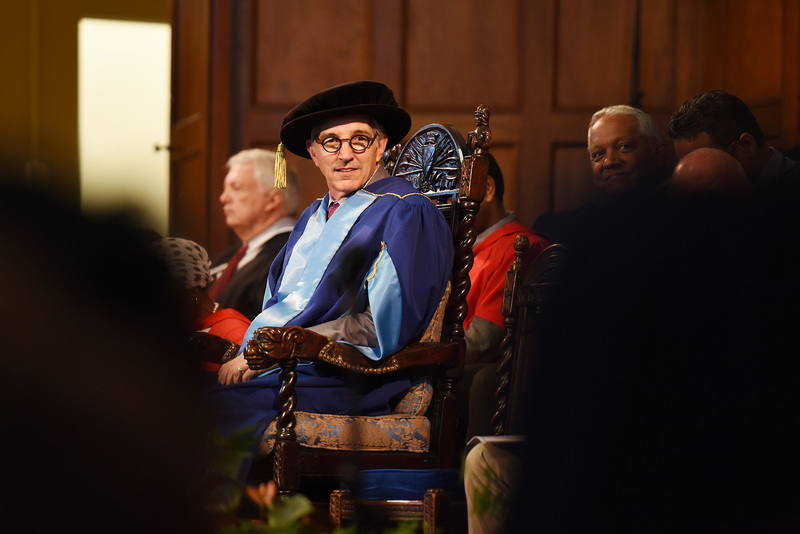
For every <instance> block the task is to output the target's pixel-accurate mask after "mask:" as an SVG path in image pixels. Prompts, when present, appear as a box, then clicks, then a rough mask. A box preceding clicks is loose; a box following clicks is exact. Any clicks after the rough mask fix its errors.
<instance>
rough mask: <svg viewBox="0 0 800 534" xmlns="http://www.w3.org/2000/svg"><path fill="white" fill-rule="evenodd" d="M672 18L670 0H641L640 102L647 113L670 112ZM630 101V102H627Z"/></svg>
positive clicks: (673, 59) (673, 63) (673, 90)
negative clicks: (644, 0) (645, 0)
mask: <svg viewBox="0 0 800 534" xmlns="http://www.w3.org/2000/svg"><path fill="white" fill-rule="evenodd" d="M676 18H677V9H676V4H675V2H674V1H673V0H648V1H647V2H642V3H641V15H640V21H641V28H642V30H643V31H642V32H641V34H640V45H639V46H640V58H641V61H640V62H639V82H638V86H639V90H640V91H641V94H640V96H641V99H640V102H639V103H640V104H641V106H642V107H643V108H646V109H647V110H648V112H650V113H651V114H654V113H672V111H674V109H673V106H674V102H675V93H676V76H675V66H676V57H675V50H676V47H677V43H676V40H677V39H676V37H677V36H676V31H675V30H676V24H677V22H676ZM629 103H630V102H629Z"/></svg>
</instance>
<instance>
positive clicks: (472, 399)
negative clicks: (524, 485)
mask: <svg viewBox="0 0 800 534" xmlns="http://www.w3.org/2000/svg"><path fill="white" fill-rule="evenodd" d="M504 192H505V184H504V180H503V173H502V172H501V170H500V166H499V165H498V164H497V161H496V160H495V158H494V156H493V155H491V154H489V172H488V176H487V180H486V196H485V197H484V199H483V202H482V203H481V209H480V211H479V212H478V215H477V217H476V218H475V230H476V232H478V237H477V238H476V240H475V244H474V245H473V253H474V255H475V260H474V263H473V265H472V269H471V270H470V272H469V278H470V284H471V285H470V290H469V293H468V294H467V310H468V311H467V316H466V318H465V320H464V328H465V332H464V337H465V339H466V342H467V353H466V361H465V368H464V376H463V378H462V379H461V381H460V382H459V384H458V386H457V387H458V390H459V391H458V396H459V399H460V400H461V402H462V407H463V411H462V418H463V420H464V421H465V422H467V423H468V425H469V426H468V427H467V429H466V432H467V436H466V439H467V440H468V439H469V438H470V437H471V436H475V435H486V434H491V428H490V421H491V416H492V413H494V391H495V389H496V388H497V362H498V360H499V356H500V344H501V343H502V341H503V337H504V335H505V327H504V325H503V314H502V313H501V308H502V305H503V288H504V287H505V282H506V273H507V272H508V269H509V267H511V264H512V263H513V262H514V239H515V238H516V237H517V236H518V235H520V234H525V235H526V236H528V241H529V243H530V247H531V250H532V251H539V252H541V251H542V250H543V249H544V248H545V247H546V246H547V245H549V243H548V242H547V240H546V239H544V238H543V237H541V236H539V235H538V234H536V233H535V232H533V231H532V230H531V229H530V228H527V227H526V226H523V225H522V224H520V223H519V222H517V220H516V216H515V215H514V214H513V213H508V212H506V210H505V207H504V206H503V194H504ZM473 376H474V377H475V378H474V379H473ZM467 404H468V405H469V414H467V409H466V408H467Z"/></svg>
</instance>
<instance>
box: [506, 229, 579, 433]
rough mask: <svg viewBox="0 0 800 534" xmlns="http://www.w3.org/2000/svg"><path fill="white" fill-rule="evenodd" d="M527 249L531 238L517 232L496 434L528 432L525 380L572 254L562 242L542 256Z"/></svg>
mask: <svg viewBox="0 0 800 534" xmlns="http://www.w3.org/2000/svg"><path fill="white" fill-rule="evenodd" d="M528 249H529V243H528V238H527V237H526V236H524V235H518V236H517V237H516V239H515V240H514V254H515V259H514V263H513V264H512V265H511V268H510V269H509V270H508V273H507V274H506V284H505V288H504V290H503V310H502V311H503V317H504V319H503V323H504V325H505V327H506V334H505V337H504V338H503V343H502V345H501V354H502V356H501V360H500V365H499V366H498V369H497V373H498V375H499V384H498V387H497V391H496V392H495V400H496V408H495V413H494V415H493V416H492V427H493V429H494V434H495V435H498V436H500V435H518V434H523V433H524V431H523V422H522V417H523V416H524V413H523V410H522V408H521V405H523V396H524V391H525V380H526V378H527V377H528V376H529V373H530V372H531V363H532V357H533V355H535V354H536V351H537V348H538V347H539V346H540V343H541V340H542V336H544V335H546V332H544V331H543V327H542V319H543V318H544V316H545V315H546V314H549V313H552V312H553V311H554V307H556V306H558V299H557V298H556V294H557V292H558V290H559V285H560V284H561V276H562V273H563V269H564V268H565V265H566V264H567V262H569V257H570V253H569V250H568V249H567V247H566V246H564V245H561V244H553V245H550V246H548V247H547V248H545V249H544V250H543V251H541V252H539V253H538V254H535V252H536V251H534V253H533V254H528Z"/></svg>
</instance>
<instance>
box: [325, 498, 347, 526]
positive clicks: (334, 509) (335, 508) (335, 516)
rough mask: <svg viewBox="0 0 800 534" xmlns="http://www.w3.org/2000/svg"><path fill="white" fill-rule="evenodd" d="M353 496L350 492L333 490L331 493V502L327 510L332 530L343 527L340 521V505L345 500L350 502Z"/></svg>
mask: <svg viewBox="0 0 800 534" xmlns="http://www.w3.org/2000/svg"><path fill="white" fill-rule="evenodd" d="M352 499H353V495H352V493H350V490H333V493H331V501H330V505H329V508H328V511H329V514H330V518H331V525H333V526H334V528H342V527H343V526H344V524H343V520H342V504H343V501H345V500H352Z"/></svg>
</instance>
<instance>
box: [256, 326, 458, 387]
mask: <svg viewBox="0 0 800 534" xmlns="http://www.w3.org/2000/svg"><path fill="white" fill-rule="evenodd" d="M459 354H460V352H459V345H458V343H412V344H411V345H409V346H407V347H406V348H404V349H403V350H401V351H399V352H397V353H395V354H393V355H391V356H389V357H388V358H385V359H383V360H380V361H374V360H371V359H369V358H367V357H366V356H364V354H363V353H362V352H361V351H359V350H358V349H356V348H355V347H353V346H352V345H349V344H347V343H338V342H336V341H333V340H331V339H330V338H328V337H326V336H323V335H320V334H317V333H316V332H312V331H310V330H306V329H304V328H301V327H299V326H280V327H276V326H263V327H261V328H259V329H257V330H256V331H255V334H254V335H253V339H251V340H249V341H248V342H247V348H246V350H245V352H244V355H245V359H246V360H247V365H248V366H249V367H250V369H253V370H256V371H258V370H262V369H267V368H268V367H270V366H271V365H273V364H275V363H278V364H280V363H281V362H285V361H287V360H308V361H317V362H325V363H328V364H331V365H335V366H337V367H340V368H342V369H347V370H348V371H354V372H357V373H363V374H372V375H379V374H386V373H391V372H394V371H399V370H401V369H408V368H412V367H419V366H424V365H432V366H444V367H457V366H458V364H459Z"/></svg>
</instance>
